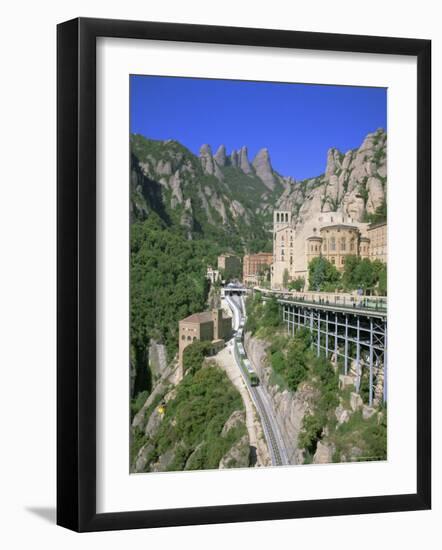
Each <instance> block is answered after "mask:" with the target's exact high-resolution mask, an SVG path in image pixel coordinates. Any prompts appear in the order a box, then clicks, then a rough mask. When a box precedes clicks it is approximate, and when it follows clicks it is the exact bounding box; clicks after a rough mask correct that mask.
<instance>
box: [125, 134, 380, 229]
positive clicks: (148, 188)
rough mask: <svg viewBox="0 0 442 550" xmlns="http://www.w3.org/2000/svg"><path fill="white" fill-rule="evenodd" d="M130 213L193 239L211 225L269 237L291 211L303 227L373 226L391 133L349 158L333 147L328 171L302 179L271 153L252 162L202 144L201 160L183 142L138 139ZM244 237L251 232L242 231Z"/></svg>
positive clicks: (373, 138)
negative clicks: (337, 216) (335, 217)
mask: <svg viewBox="0 0 442 550" xmlns="http://www.w3.org/2000/svg"><path fill="white" fill-rule="evenodd" d="M131 150H132V162H131V212H132V218H133V219H144V218H145V217H147V216H148V214H149V212H150V211H155V212H157V213H159V214H160V215H161V217H163V218H164V219H165V220H167V221H168V223H172V222H174V221H175V223H177V224H178V225H181V226H183V227H184V228H185V229H186V230H187V233H188V237H189V238H192V236H193V235H195V234H196V233H198V232H201V231H202V232H204V230H205V229H204V228H205V227H208V226H216V227H217V228H218V229H221V231H223V230H224V231H227V232H232V231H233V232H235V231H236V232H238V234H240V232H241V230H242V229H243V228H244V226H247V227H249V230H250V229H252V231H255V232H256V234H257V235H258V234H259V235H260V236H261V237H263V238H265V239H269V236H268V229H270V224H271V214H272V212H273V209H274V208H280V209H286V210H291V211H292V213H293V214H294V218H295V223H296V224H297V226H298V227H302V226H303V225H304V224H306V222H308V221H309V220H310V219H312V218H313V217H314V216H316V215H317V214H318V213H319V212H329V211H338V212H342V213H344V214H346V215H348V216H350V217H352V218H353V219H354V220H355V221H359V222H362V221H367V219H368V218H369V216H370V215H372V214H374V213H375V212H376V211H377V210H378V209H379V208H381V207H382V206H383V205H385V204H386V202H387V185H386V182H387V134H386V132H385V131H384V130H382V129H379V130H376V131H375V132H373V133H370V134H368V135H367V136H366V138H365V139H364V141H363V143H362V144H361V146H360V147H359V148H356V149H353V150H350V151H347V152H345V153H343V152H341V151H339V150H338V149H336V148H330V149H329V150H328V153H327V158H326V162H325V171H324V173H323V174H321V175H318V176H316V177H312V178H309V179H306V180H302V181H296V180H295V179H294V178H292V177H290V176H281V175H280V174H278V173H277V172H276V171H275V170H274V169H273V167H272V163H271V157H270V153H269V151H268V149H266V148H262V149H261V150H259V151H258V153H257V154H256V155H255V157H254V158H253V160H252V161H250V160H249V157H248V149H247V147H246V146H242V147H241V148H239V149H236V150H233V151H232V152H231V153H230V154H228V153H227V151H226V147H225V145H220V146H219V147H218V148H217V150H216V152H215V154H213V153H212V148H211V146H210V145H209V144H203V145H202V146H201V148H200V151H199V156H196V155H194V154H193V153H192V152H191V151H189V150H188V149H187V148H186V147H184V146H183V145H181V144H180V143H178V142H177V141H173V140H167V141H154V140H149V139H147V138H144V137H143V136H140V135H137V134H135V135H133V136H132V137H131ZM242 234H244V231H242Z"/></svg>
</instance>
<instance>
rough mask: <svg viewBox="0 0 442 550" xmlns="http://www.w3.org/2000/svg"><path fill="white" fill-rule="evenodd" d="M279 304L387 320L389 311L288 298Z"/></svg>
mask: <svg viewBox="0 0 442 550" xmlns="http://www.w3.org/2000/svg"><path fill="white" fill-rule="evenodd" d="M278 303H279V304H287V305H296V306H302V307H310V308H315V309H321V310H323V311H333V312H339V313H352V314H354V315H366V316H370V317H377V318H379V319H386V317H387V310H386V309H383V308H382V309H381V308H376V307H361V306H360V305H358V304H354V305H350V304H348V305H347V304H344V305H343V304H331V303H327V302H325V303H322V302H310V301H306V300H296V299H287V298H279V299H278Z"/></svg>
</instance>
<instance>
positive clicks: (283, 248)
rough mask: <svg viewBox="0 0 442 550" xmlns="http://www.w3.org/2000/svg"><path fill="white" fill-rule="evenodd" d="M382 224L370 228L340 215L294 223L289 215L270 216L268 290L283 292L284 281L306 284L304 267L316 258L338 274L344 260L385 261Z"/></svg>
mask: <svg viewBox="0 0 442 550" xmlns="http://www.w3.org/2000/svg"><path fill="white" fill-rule="evenodd" d="M386 236H387V230H386V224H378V225H376V226H370V225H369V224H368V223H362V222H356V221H355V220H353V219H352V218H351V217H350V216H346V215H345V214H342V213H341V212H320V213H319V214H317V215H316V216H313V217H312V218H310V219H309V220H307V221H303V220H301V221H297V222H295V221H294V220H293V218H292V214H291V212H289V211H285V210H277V211H275V212H274V213H273V262H272V268H271V284H272V288H283V287H284V280H285V279H287V280H288V281H291V280H293V279H296V278H297V277H303V278H304V279H306V280H307V277H308V264H309V263H310V262H311V260H312V259H313V258H315V257H318V256H323V257H324V258H326V259H327V260H329V261H330V262H331V263H332V264H333V265H335V266H336V268H337V269H338V270H340V271H342V270H343V269H344V265H345V257H346V256H348V255H356V256H359V257H361V258H370V259H376V258H378V259H380V260H382V261H386V255H387V244H386V238H387V237H386Z"/></svg>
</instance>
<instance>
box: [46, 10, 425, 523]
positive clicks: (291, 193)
mask: <svg viewBox="0 0 442 550" xmlns="http://www.w3.org/2000/svg"><path fill="white" fill-rule="evenodd" d="M430 52H431V45H430V42H429V41H427V40H416V39H407V38H387V37H373V36H351V35H333V34H321V33H306V32H295V31H276V30H264V29H251V28H233V27H232V28H227V27H216V26H200V25H182V24H170V23H152V22H149V23H148V22H136V21H114V20H102V19H76V20H72V21H68V22H65V23H62V24H60V25H59V26H58V384H57V392H58V406H57V413H58V445H57V449H58V474H57V475H58V477H57V487H58V504H57V509H58V512H57V522H58V524H59V525H62V526H64V527H67V528H70V529H73V530H76V531H99V530H109V529H129V528H142V527H161V526H174V525H189V524H204V523H223V522H238V521H253V520H268V519H283V518H298V517H315V516H324V515H343V514H359V513H374V512H390V511H403V510H418V509H428V508H429V507H430V505H431V504H430V503H431V498H430V494H431V490H430V465H431V448H430V433H431V424H430V409H431V403H430V388H431V386H430V379H431V378H430V374H431V357H430V205H431V196H430V136H431V126H430V120H431V117H430V102H431V97H430Z"/></svg>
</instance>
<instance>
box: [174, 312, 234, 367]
mask: <svg viewBox="0 0 442 550" xmlns="http://www.w3.org/2000/svg"><path fill="white" fill-rule="evenodd" d="M231 334H232V318H231V317H225V316H224V315H223V310H222V309H221V308H218V309H214V310H212V311H203V312H201V313H194V314H193V315H189V317H186V318H185V319H182V320H181V321H180V323H179V365H180V368H181V370H182V369H183V353H184V350H185V349H186V348H187V346H189V345H190V344H192V342H196V341H198V340H199V341H203V342H212V344H213V351H214V352H216V351H217V350H218V349H219V348H220V347H222V345H223V342H224V340H226V339H228V338H229V337H230V336H231Z"/></svg>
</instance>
